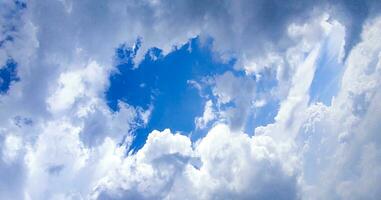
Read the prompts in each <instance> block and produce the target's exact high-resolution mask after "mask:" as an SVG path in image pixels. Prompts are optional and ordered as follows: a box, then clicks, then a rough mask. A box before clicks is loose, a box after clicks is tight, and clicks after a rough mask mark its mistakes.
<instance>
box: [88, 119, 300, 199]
mask: <svg viewBox="0 0 381 200" xmlns="http://www.w3.org/2000/svg"><path fill="white" fill-rule="evenodd" d="M288 150H289V146H287V145H286V144H281V145H279V144H276V143H275V142H274V141H273V140H272V139H271V138H270V137H267V136H253V137H249V136H247V135H246V134H244V133H242V132H233V131H231V130H230V129H229V128H228V126H226V125H222V124H220V125H216V126H215V127H214V128H212V129H211V130H210V131H209V133H208V134H207V136H206V137H205V138H203V139H201V141H199V143H197V144H196V145H195V146H194V147H192V146H191V141H190V140H189V138H188V137H185V136H181V135H179V134H172V133H171V132H170V131H169V130H164V131H163V132H158V131H154V132H153V133H151V134H150V135H149V137H148V139H147V143H146V144H145V146H144V147H143V148H142V149H141V150H140V151H139V152H138V153H137V154H135V155H132V156H129V157H127V158H126V159H124V160H123V163H122V165H121V166H120V168H118V169H117V170H115V171H112V172H111V173H110V175H109V176H107V177H105V178H104V179H103V180H102V181H101V182H100V184H99V185H98V186H97V187H96V189H95V192H94V195H95V197H98V198H99V199H125V198H134V199H178V198H185V199H215V198H217V199H219V198H223V199H226V198H227V199H263V198H265V199H267V198H269V199H272V198H276V199H295V198H297V197H298V193H297V192H298V191H297V180H296V174H295V171H294V168H293V164H294V163H293V162H292V161H293V158H292V157H289V158H288V159H287V160H283V158H284V157H283V156H284V155H287V154H288ZM237 155H239V156H237ZM197 160H199V161H198V162H197ZM199 162H200V163H201V166H199V164H198V163H199Z"/></svg>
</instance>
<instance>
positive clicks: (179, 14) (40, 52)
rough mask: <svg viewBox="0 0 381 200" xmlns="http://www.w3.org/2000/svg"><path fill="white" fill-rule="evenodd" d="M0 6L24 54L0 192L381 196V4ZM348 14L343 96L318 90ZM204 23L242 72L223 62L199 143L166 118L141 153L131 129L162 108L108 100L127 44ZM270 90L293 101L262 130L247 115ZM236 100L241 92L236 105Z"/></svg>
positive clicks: (2, 40)
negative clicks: (266, 85) (330, 45)
mask: <svg viewBox="0 0 381 200" xmlns="http://www.w3.org/2000/svg"><path fill="white" fill-rule="evenodd" d="M355 5H360V6H359V7H358V9H359V10H357V7H356V6H355ZM0 6H1V7H0V14H1V17H0V24H1V28H0V30H1V31H0V66H5V64H6V62H7V61H8V60H9V59H12V60H14V61H15V63H17V68H16V69H17V70H16V71H17V73H16V74H17V77H18V78H19V81H17V82H16V81H13V82H12V84H11V85H10V87H9V88H8V87H7V93H5V94H1V95H0V110H1V113H0V127H1V128H0V156H1V157H0V199H97V198H98V199H124V198H134V199H158V198H159V199H162V198H163V199H165V198H166V199H178V198H184V199H186V198H188V199H214V198H217V199H225V198H227V199H281V198H285V199H299V198H301V199H377V198H378V197H379V196H380V192H379V191H381V190H380V188H379V185H381V184H380V180H381V172H380V170H379V166H380V164H381V163H380V159H379V158H380V155H381V150H380V149H381V146H380V142H379V141H380V137H379V134H378V133H379V130H380V129H381V127H380V125H379V123H378V122H379V121H380V117H381V116H380V113H381V111H380V109H379V102H380V99H381V97H380V95H381V94H380V92H379V91H380V89H381V88H380V80H381V75H380V71H381V70H380V68H381V64H380V51H381V46H380V45H381V41H380V36H379V35H381V29H380V27H381V19H380V18H378V17H377V15H378V11H379V3H377V2H374V3H372V2H370V1H369V2H368V1H366V2H365V4H358V3H356V2H348V3H347V2H338V3H336V4H330V3H327V2H323V3H321V4H316V3H314V2H312V1H304V2H302V3H297V4H292V3H290V2H282V3H277V2H273V1H224V2H222V3H216V2H214V1H210V2H209V1H208V2H205V1H178V2H170V1H129V2H125V1H113V2H97V3H94V2H93V1H70V0H64V1H30V2H28V4H25V3H23V1H8V0H6V1H2V2H1V3H0ZM327 8H328V9H327ZM270 12H271V13H276V14H274V15H270V14H269V13H270ZM335 24H342V25H343V26H344V27H345V33H346V35H345V38H346V39H345V44H344V46H343V51H344V52H343V53H342V54H343V58H346V59H344V60H343V63H342V64H343V65H344V69H343V70H344V73H343V74H342V76H341V75H338V76H337V77H338V78H339V79H341V82H340V85H339V90H338V92H337V94H336V95H335V96H334V98H333V100H332V104H331V105H324V104H322V103H318V102H312V103H310V102H309V99H310V96H309V91H310V90H311V88H310V87H311V83H312V82H313V79H314V77H315V71H316V69H317V67H318V66H316V65H317V60H319V56H321V55H322V52H321V51H322V48H321V45H322V43H324V42H326V40H329V39H332V38H330V37H331V36H332V35H331V32H332V31H335V28H334V27H335ZM340 26H341V25H340ZM195 36H199V37H200V40H204V39H205V38H208V37H210V38H212V40H213V49H212V50H213V51H214V52H213V53H214V54H215V58H216V59H219V60H230V58H236V59H237V60H236V61H237V62H236V66H235V69H232V70H231V72H226V73H223V74H220V75H214V76H210V77H209V78H211V79H212V83H211V84H212V86H213V87H212V95H211V96H213V97H214V98H211V99H210V100H209V99H208V100H209V101H207V102H208V103H207V104H206V105H205V112H204V113H203V116H202V118H198V120H196V124H197V123H198V124H199V127H204V126H205V125H206V126H207V124H208V122H209V121H214V120H215V121H216V123H214V124H213V125H212V128H211V129H210V130H207V129H206V130H207V131H208V133H207V134H206V136H205V137H204V138H201V139H199V140H198V141H195V142H193V143H192V141H191V140H190V138H189V137H187V136H184V135H181V134H180V133H176V130H173V131H174V132H171V131H170V130H169V129H164V130H163V131H157V130H156V131H153V132H152V133H151V134H149V136H148V140H147V142H146V144H145V145H144V146H143V147H142V149H140V150H139V151H137V152H136V153H135V154H133V153H131V152H127V151H126V149H128V148H129V147H130V144H131V140H132V135H131V132H132V131H134V129H135V128H136V127H139V126H144V124H147V123H148V121H149V120H148V119H149V117H148V115H149V114H150V113H151V110H150V109H151V108H149V109H148V110H143V109H142V108H140V107H133V106H131V105H129V104H128V102H127V103H126V102H118V103H117V104H116V105H117V106H118V108H119V109H117V110H118V111H112V110H110V108H109V107H108V105H107V102H106V100H105V94H104V92H105V90H106V88H108V86H109V84H110V83H109V76H110V73H111V72H112V71H113V70H114V69H115V68H114V66H113V64H114V63H113V62H114V61H115V60H113V59H115V58H114V51H115V48H116V47H118V46H119V45H121V44H126V45H127V46H131V45H132V44H133V43H134V42H135V41H136V39H137V38H141V40H142V47H141V50H140V51H139V53H138V54H137V55H136V58H135V59H136V60H135V61H136V63H138V62H139V61H141V60H142V58H143V56H144V54H145V53H146V52H147V50H148V49H149V48H152V47H158V48H161V49H163V52H164V54H167V53H169V52H171V51H172V50H173V46H174V45H182V44H184V43H185V42H187V41H188V40H189V38H193V37H195ZM341 36H342V34H340V37H341ZM340 41H341V40H340ZM339 46H340V48H341V43H340V45H339ZM174 51H175V50H174ZM340 51H341V50H340ZM332 53H334V54H337V52H332ZM3 69H5V68H1V69H0V70H3ZM267 69H271V70H274V71H275V72H274V74H271V75H274V76H275V79H276V84H274V85H275V86H272V87H271V89H269V90H270V91H268V92H269V94H268V96H267V95H264V94H262V93H261V92H258V91H261V90H260V88H259V86H260V85H261V82H260V80H261V78H260V77H261V73H262V72H264V71H266V70H267ZM239 70H241V71H239ZM262 78H263V79H264V80H266V78H268V77H262ZM189 80H193V79H189ZM139 85H141V84H140V83H139ZM141 86H143V85H141ZM262 98H264V99H265V100H269V99H268V98H270V100H272V98H275V99H277V100H279V102H281V104H280V108H279V112H278V113H277V116H276V118H275V121H274V123H270V124H267V125H265V126H262V127H258V128H256V129H255V131H254V132H255V134H254V135H253V136H251V135H250V134H246V133H244V132H243V131H242V127H243V126H244V125H245V122H246V121H249V120H250V118H249V117H248V116H249V115H250V114H251V113H253V112H255V105H254V102H259V101H256V100H261V99H262ZM266 102H267V101H266ZM229 103H232V104H235V106H236V107H235V108H234V109H231V108H226V107H223V106H221V105H222V104H229ZM227 107H229V105H227ZM211 108H216V110H214V109H213V110H212V109H211ZM224 122H226V123H224ZM192 123H193V121H192Z"/></svg>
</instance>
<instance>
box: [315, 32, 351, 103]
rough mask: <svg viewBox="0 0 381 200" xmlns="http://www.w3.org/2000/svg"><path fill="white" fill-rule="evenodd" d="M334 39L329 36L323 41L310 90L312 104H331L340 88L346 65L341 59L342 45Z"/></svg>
mask: <svg viewBox="0 0 381 200" xmlns="http://www.w3.org/2000/svg"><path fill="white" fill-rule="evenodd" d="M334 39H335V37H329V38H328V39H327V40H326V41H325V42H324V43H323V46H322V49H321V52H320V56H319V59H318V61H317V67H316V70H315V74H314V79H313V80H312V83H311V87H310V91H309V95H310V102H309V103H310V104H311V103H314V102H322V103H324V104H325V105H331V101H332V98H333V97H334V96H335V95H336V94H337V92H338V90H339V87H340V80H341V76H342V73H343V70H344V65H343V64H342V62H341V61H340V59H341V58H340V50H341V48H340V47H341V46H339V45H338V42H337V41H333V40H334Z"/></svg>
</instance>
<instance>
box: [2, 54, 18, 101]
mask: <svg viewBox="0 0 381 200" xmlns="http://www.w3.org/2000/svg"><path fill="white" fill-rule="evenodd" d="M17 81H19V78H18V76H17V63H16V62H15V61H14V60H13V59H7V61H6V63H5V64H4V66H2V67H0V94H4V93H7V92H8V90H9V88H10V86H11V84H12V83H13V82H17Z"/></svg>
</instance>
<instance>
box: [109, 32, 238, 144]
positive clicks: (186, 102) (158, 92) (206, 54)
mask: <svg viewBox="0 0 381 200" xmlns="http://www.w3.org/2000/svg"><path fill="white" fill-rule="evenodd" d="M137 44H138V45H135V47H134V48H129V47H126V46H124V45H122V46H120V47H119V48H118V49H117V50H116V60H117V66H116V67H117V69H118V73H114V74H112V75H111V76H110V87H109V89H108V90H107V91H106V99H107V102H108V105H109V107H110V108H111V109H112V110H114V111H116V110H118V106H117V105H118V101H123V102H126V103H128V104H129V105H132V106H135V107H141V108H143V109H149V108H150V107H152V111H151V116H150V119H149V121H148V123H147V124H146V126H144V127H138V128H137V129H136V130H135V132H134V134H135V138H134V140H133V143H132V145H131V150H133V151H136V150H138V149H140V148H141V147H142V146H143V145H144V143H145V140H146V138H147V136H148V134H149V133H150V132H151V131H152V130H155V129H157V130H163V129H165V128H170V129H171V130H172V131H179V132H181V133H183V134H186V135H191V134H192V133H193V132H194V131H195V123H194V120H195V118H196V117H198V116H202V114H203V111H204V105H205V102H206V99H205V98H204V97H203V96H202V95H200V91H199V90H198V89H197V88H196V87H195V86H194V85H192V84H190V82H189V81H191V80H192V81H196V82H202V80H203V79H204V78H205V77H211V76H214V75H216V74H222V73H223V72H224V71H226V70H228V69H232V68H233V65H234V61H232V62H228V63H221V62H217V61H216V60H215V59H213V57H214V55H213V53H212V51H211V45H212V41H208V42H206V43H205V44H202V45H201V44H200V40H199V39H198V38H194V39H192V40H190V41H189V42H188V43H187V44H185V45H183V46H181V47H178V48H175V50H174V51H172V52H171V53H169V54H168V55H165V56H163V55H162V51H161V50H160V49H157V48H152V49H150V50H149V51H148V52H147V53H146V55H145V57H144V59H143V61H142V62H141V63H140V64H139V66H138V67H136V66H134V63H133V58H134V56H135V54H136V51H138V50H139V41H138V42H137ZM194 139H197V138H194Z"/></svg>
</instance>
